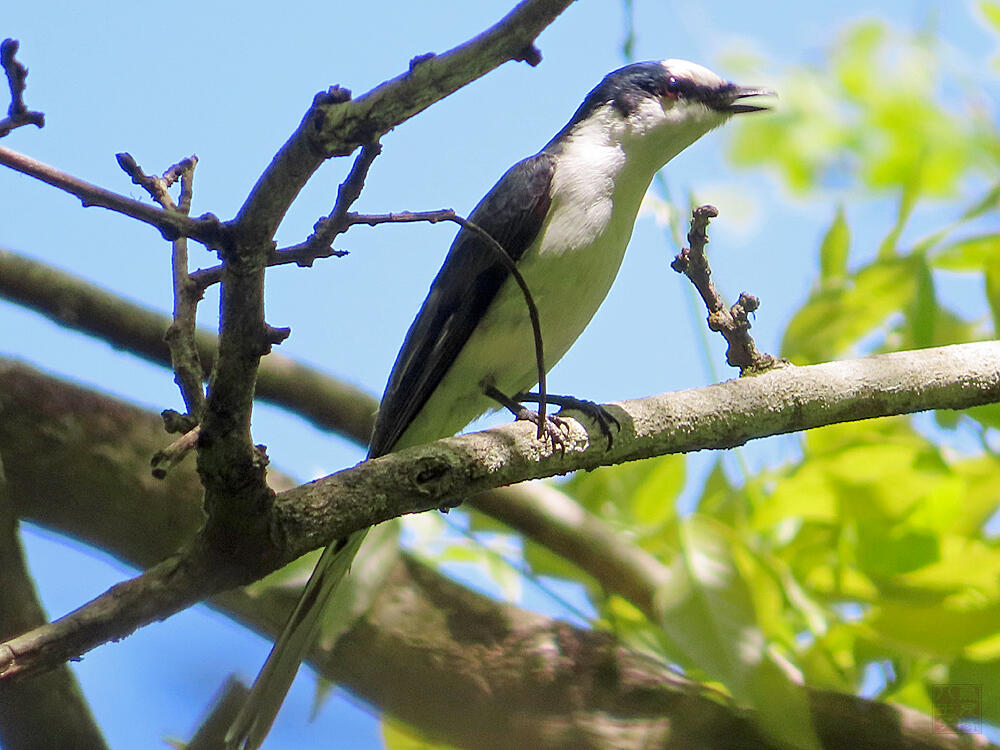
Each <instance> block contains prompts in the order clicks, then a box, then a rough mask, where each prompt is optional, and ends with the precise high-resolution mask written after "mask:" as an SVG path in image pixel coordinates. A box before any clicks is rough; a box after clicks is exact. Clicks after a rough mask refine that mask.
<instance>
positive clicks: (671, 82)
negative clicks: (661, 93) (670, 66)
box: [667, 76, 681, 96]
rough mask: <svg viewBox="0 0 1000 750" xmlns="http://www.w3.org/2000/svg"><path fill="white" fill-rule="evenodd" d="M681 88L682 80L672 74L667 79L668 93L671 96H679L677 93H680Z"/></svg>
mask: <svg viewBox="0 0 1000 750" xmlns="http://www.w3.org/2000/svg"><path fill="white" fill-rule="evenodd" d="M680 90H681V83H680V81H678V80H677V78H676V77H675V76H670V78H669V79H667V93H668V94H670V95H671V96H677V94H678V93H680Z"/></svg>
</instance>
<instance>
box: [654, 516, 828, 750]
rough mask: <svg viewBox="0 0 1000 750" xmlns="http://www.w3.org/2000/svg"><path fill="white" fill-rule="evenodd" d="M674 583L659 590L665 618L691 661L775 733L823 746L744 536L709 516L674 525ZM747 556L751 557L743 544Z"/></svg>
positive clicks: (673, 638)
mask: <svg viewBox="0 0 1000 750" xmlns="http://www.w3.org/2000/svg"><path fill="white" fill-rule="evenodd" d="M673 541H674V544H675V549H676V552H675V555H674V558H673V560H672V561H671V562H670V570H671V576H670V582H669V583H668V584H667V585H665V586H663V587H662V588H661V589H660V591H658V592H657V601H656V605H657V610H658V613H659V618H658V619H659V624H660V626H661V627H662V628H663V631H664V633H665V634H666V636H667V637H668V638H669V639H670V640H671V641H672V643H673V646H674V649H675V650H676V651H677V652H679V653H681V654H683V655H684V657H685V659H684V662H683V663H686V664H689V665H691V666H692V667H695V668H697V670H699V671H700V672H703V673H704V674H705V675H707V676H708V677H709V678H710V679H714V680H718V681H720V682H721V683H722V684H723V685H725V686H726V687H727V688H728V689H729V690H730V692H731V693H732V694H733V696H734V697H735V698H736V699H737V700H738V701H739V702H741V703H744V704H748V705H749V706H751V707H752V708H753V709H754V710H755V711H756V712H757V715H758V719H759V721H760V723H761V726H762V727H763V728H764V730H765V731H767V732H768V733H769V734H771V735H773V736H775V737H777V738H778V739H780V740H781V741H783V742H786V743H787V744H789V745H791V746H795V747H803V748H813V747H818V742H817V740H816V738H815V734H814V732H813V728H812V723H811V718H810V714H809V711H808V707H807V705H806V700H805V694H804V693H803V692H802V690H801V688H799V687H798V686H797V685H795V684H794V683H793V682H792V681H791V680H790V679H789V675H788V672H787V668H788V667H787V665H786V664H785V663H784V661H783V660H782V659H781V658H780V657H779V656H778V655H777V653H776V652H775V651H773V650H772V649H771V648H769V647H768V646H767V645H766V642H765V636H764V634H763V632H762V631H761V628H760V626H759V624H758V616H757V610H756V606H755V601H754V592H753V591H752V589H751V586H750V585H749V584H748V582H747V580H746V579H745V578H744V577H743V575H742V573H741V569H740V565H739V564H738V563H737V560H736V557H735V556H734V551H735V550H736V549H737V548H738V547H740V542H739V539H738V537H737V535H736V534H735V533H734V532H733V531H732V530H731V529H728V528H726V527H724V526H722V525H721V524H719V523H717V522H715V521H712V520H710V519H708V518H705V517H704V516H700V515H694V516H691V517H689V518H686V519H683V520H682V521H680V522H679V523H678V524H676V526H675V527H674V536H673ZM741 557H742V559H743V562H744V563H745V562H747V560H748V559H749V558H748V556H747V553H746V550H745V549H744V550H742V554H741Z"/></svg>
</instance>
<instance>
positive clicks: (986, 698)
mask: <svg viewBox="0 0 1000 750" xmlns="http://www.w3.org/2000/svg"><path fill="white" fill-rule="evenodd" d="M998 12H1000V11H998ZM998 20H1000V19H998ZM948 683H949V684H950V685H965V686H968V685H973V686H976V687H978V688H979V691H980V692H979V696H980V700H979V703H978V705H973V706H970V708H973V709H976V708H978V709H979V710H980V711H981V712H982V715H981V716H980V717H979V718H981V719H982V720H983V721H988V722H990V723H991V724H1000V701H998V700H996V696H997V695H1000V659H993V660H983V661H978V660H973V659H957V660H956V661H955V662H954V663H952V665H951V667H950V669H949V670H948ZM942 687H947V686H942ZM933 689H934V686H931V690H932V692H933ZM990 696H994V697H993V698H992V699H991V698H990Z"/></svg>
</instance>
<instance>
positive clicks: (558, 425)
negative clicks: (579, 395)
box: [483, 385, 569, 450]
mask: <svg viewBox="0 0 1000 750" xmlns="http://www.w3.org/2000/svg"><path fill="white" fill-rule="evenodd" d="M483 393H485V394H486V395H487V396H489V397H490V398H491V399H493V400H494V401H496V402H497V403H498V404H501V405H502V406H504V408H506V409H507V410H508V411H509V412H510V413H511V414H513V415H514V419H515V420H517V421H520V422H531V423H532V424H534V425H536V426H537V427H538V438H539V440H541V439H543V438H546V437H547V438H548V439H549V440H551V441H552V447H553V448H554V449H557V450H565V448H566V437H567V436H568V435H569V425H568V424H566V420H565V419H563V418H561V417H557V416H556V415H555V414H546V415H545V423H544V424H540V422H541V419H540V418H539V416H538V412H537V411H531V409H528V408H527V407H525V406H524V404H522V403H521V401H522V399H518V398H511V397H510V396H508V395H506V394H505V393H503V392H502V391H500V390H499V389H497V388H496V387H494V386H492V385H484V386H483ZM523 400H526V401H530V400H531V399H530V398H528V399H523Z"/></svg>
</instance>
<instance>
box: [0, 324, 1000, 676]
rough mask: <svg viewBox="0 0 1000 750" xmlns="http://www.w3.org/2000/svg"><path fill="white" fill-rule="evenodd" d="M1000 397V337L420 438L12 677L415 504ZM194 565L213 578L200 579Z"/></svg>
mask: <svg viewBox="0 0 1000 750" xmlns="http://www.w3.org/2000/svg"><path fill="white" fill-rule="evenodd" d="M998 400H1000V342H992V341H990V342H979V343H974V344H961V345H955V346H947V347H940V348H937V349H925V350H920V351H913V352H898V353H894V354H883V355H878V356H874V357H866V358H864V359H859V360H849V361H845V362H836V363H830V364H825V365H815V366H811V367H798V368H793V367H788V368H782V369H780V370H772V371H770V372H767V373H763V374H761V375H758V376H756V377H753V378H743V379H740V380H733V381H729V382H726V383H720V384H718V385H713V386H709V387H707V388H697V389H693V390H689V391H681V392H677V393H670V394H664V395H662V396H655V397H652V398H646V399H639V400H635V401H623V402H618V403H615V404H608V405H605V408H607V409H608V410H609V411H610V412H611V413H612V414H613V415H614V416H615V417H616V418H617V419H618V422H619V424H620V425H621V429H620V431H619V433H618V435H617V437H616V439H615V441H614V445H613V446H612V447H610V448H607V447H606V444H605V442H604V441H603V440H597V441H596V442H595V443H594V444H592V443H591V441H590V440H589V437H588V433H587V431H586V430H585V429H584V427H583V426H582V425H580V424H579V423H575V422H574V423H572V424H573V425H575V427H571V429H570V434H569V435H568V436H567V439H566V443H565V445H564V446H562V448H561V449H560V450H556V451H553V449H552V447H551V445H550V444H549V443H548V442H541V441H538V440H537V439H536V438H535V431H534V429H533V428H532V427H529V426H527V425H525V424H523V423H515V424H511V425H507V426H504V427H499V428H495V429H492V430H487V431H485V432H478V433H472V434H468V435H461V436H458V437H453V438H446V439H444V440H439V441H436V442H434V443H430V444H428V445H422V446H416V447H413V448H408V449H405V450H401V451H399V452H396V453H391V454H389V455H386V456H382V457H380V458H377V459H373V460H370V461H366V462H364V463H362V464H360V465H358V466H356V467H354V468H352V469H346V470H344V471H340V472H337V473H336V474H332V475H330V476H328V477H326V478H324V479H320V480H317V481H314V482H310V483H308V484H305V485H301V486H299V487H296V488H294V489H292V490H289V491H287V492H283V493H281V494H280V495H279V496H278V497H277V498H276V500H275V503H274V505H273V506H272V507H271V508H270V509H269V513H268V514H267V515H266V516H264V518H265V520H266V523H267V525H268V533H267V534H266V536H264V537H263V539H264V541H263V542H262V543H261V544H260V546H259V547H258V549H257V550H256V552H257V554H256V555H255V556H254V558H253V559H252V560H249V561H240V560H235V561H231V562H230V561H229V559H228V558H226V559H225V560H213V559H211V557H210V556H209V555H208V554H207V553H205V552H204V551H203V550H201V548H200V547H198V546H196V547H195V548H194V549H193V551H192V552H193V553H197V552H199V551H201V552H202V554H201V555H197V554H195V555H194V556H193V559H194V563H193V566H194V567H193V568H191V569H187V568H183V567H179V568H177V569H176V570H175V569H173V568H170V567H169V561H168V563H167V567H163V568H160V569H156V570H155V574H147V576H146V580H142V577H140V579H137V580H136V581H133V582H126V583H125V584H119V587H125V588H124V589H122V590H123V591H127V592H128V593H130V594H136V596H134V597H132V598H126V599H118V600H117V603H118V606H119V609H118V610H117V611H115V610H112V609H108V608H107V607H106V606H105V605H106V604H107V603H108V601H107V597H108V595H107V594H106V595H102V597H99V599H98V600H95V602H94V603H92V604H90V605H84V606H83V607H81V608H80V609H79V610H78V611H77V612H75V613H71V614H70V615H67V618H69V619H70V622H63V623H62V624H59V623H58V622H57V625H58V627H57V628H54V629H49V630H47V631H46V632H45V633H44V634H37V633H34V634H26V635H25V636H23V637H22V638H21V639H20V640H19V641H18V643H17V644H15V646H16V648H12V650H9V651H8V652H6V656H5V655H4V651H3V649H4V648H5V646H4V645H0V677H2V675H3V673H4V671H5V670H6V672H7V674H8V675H13V674H15V673H20V672H32V671H36V670H39V669H44V668H48V667H50V666H52V665H53V664H55V663H56V662H58V661H59V660H60V659H62V658H65V657H66V656H68V655H71V654H72V653H83V652H84V651H86V650H89V649H90V648H93V647H95V646H97V645H100V644H101V643H103V642H105V641H106V640H110V639H112V638H116V637H121V636H123V635H127V634H128V633H130V632H132V631H133V630H134V629H135V628H136V627H139V626H141V625H142V624H144V623H145V622H151V621H153V620H155V619H160V618H161V617H165V616H167V615H169V614H172V613H173V612H176V611H177V610H178V609H180V608H181V607H183V606H186V605H189V604H192V603H194V602H195V601H197V600H198V599H200V598H204V597H206V596H209V595H211V594H212V593H214V592H217V591H221V590H223V589H224V588H227V587H229V586H233V585H236V584H237V583H242V582H247V581H249V580H251V579H254V578H259V577H261V576H263V575H265V574H266V573H268V572H270V571H272V570H275V569H277V568H278V567H280V566H282V565H284V564H286V563H288V562H290V561H291V560H294V559H295V558H297V557H299V556H300V555H302V554H304V553H305V552H308V551H310V550H312V549H316V548H318V547H322V546H325V545H326V544H328V543H329V542H330V541H331V540H333V539H339V538H342V537H344V536H346V535H348V534H349V533H351V532H353V531H356V530H358V529H362V528H365V527H368V526H373V525H375V524H377V523H381V522H382V521H385V520H388V519H390V518H395V517H397V516H400V515H404V514H406V513H416V512H421V511H425V510H430V509H432V508H439V507H451V506H454V505H455V504H456V503H458V502H461V501H462V500H463V499H465V498H467V497H469V496H470V495H473V494H475V493H478V492H482V491H484V490H488V489H492V488H495V487H499V486H501V485H506V484H512V483H516V482H522V481H525V480H527V479H537V478H541V477H549V476H554V475H556V474H564V473H567V472H570V471H575V470H578V469H592V468H596V467H598V466H607V465H611V464H617V463H621V462H623V461H632V460H636V459H640V458H649V457H651V456H656V455H664V454H667V453H683V452H690V451H696V450H705V449H720V448H731V447H733V446H736V445H742V444H743V443H745V442H747V441H749V440H753V439H755V438H760V437H765V436H769V435H776V434H784V433H788V432H794V431H799V430H805V429H811V428H814V427H820V426H824V425H829V424H835V423H838V422H845V421H855V420H858V419H866V418H871V417H878V416H889V415H895V414H906V413H911V412H915V411H923V410H927V409H962V408H967V407H971V406H977V405H981V404H985V403H993V402H996V401H998ZM209 546H210V548H211V549H215V547H214V545H209ZM189 554H191V553H189ZM223 562H225V564H224V565H223V564H222V563H223ZM216 567H218V569H216ZM201 568H203V569H204V570H202V569H201ZM192 571H193V572H192ZM195 573H197V574H199V575H200V576H201V577H198V578H196V579H195ZM181 575H184V576H190V577H192V579H194V580H192V581H190V583H191V584H192V585H193V586H194V588H193V590H192V591H191V592H188V593H185V592H174V591H168V592H167V593H168V594H169V596H167V597H166V598H165V599H164V601H163V602H162V603H161V604H160V605H159V608H158V607H157V606H150V603H149V601H148V599H147V598H144V597H142V596H140V595H139V594H140V593H141V589H142V587H144V586H145V587H149V588H157V587H159V586H161V585H162V583H163V580H164V579H166V580H171V581H172V580H174V579H175V577H178V576H181ZM150 576H152V577H150ZM92 606H93V607H94V608H95V609H96V610H97V611H98V612H99V617H100V620H101V622H100V625H101V626H100V627H96V626H94V623H93V622H92V621H91V620H90V619H89V618H91V617H92V615H93V613H92V611H91V607H92ZM74 618H75V619H77V620H80V621H85V622H86V623H87V627H88V628H89V630H88V631H87V633H86V634H85V635H81V631H80V629H79V628H74V627H73V623H72V620H73V619H74ZM65 619H66V618H64V620H65ZM116 627H118V628H119V631H118V632H116V630H115V628H116ZM69 632H71V633H72V640H71V642H70V643H69V644H67V643H64V639H65V635H64V634H65V633H69ZM7 646H8V647H9V643H8V644H7Z"/></svg>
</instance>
